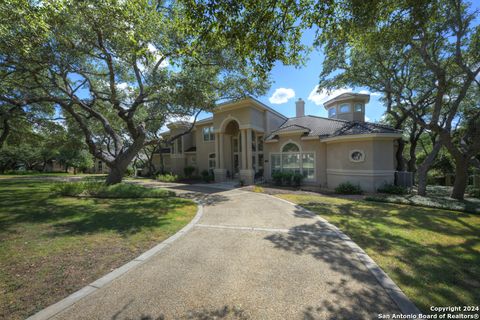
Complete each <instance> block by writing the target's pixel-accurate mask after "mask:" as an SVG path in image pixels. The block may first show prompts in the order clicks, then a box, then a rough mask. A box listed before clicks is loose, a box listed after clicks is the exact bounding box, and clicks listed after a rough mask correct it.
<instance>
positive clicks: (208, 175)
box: [201, 170, 215, 183]
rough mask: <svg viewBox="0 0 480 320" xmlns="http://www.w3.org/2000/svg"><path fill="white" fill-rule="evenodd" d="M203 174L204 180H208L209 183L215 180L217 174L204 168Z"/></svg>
mask: <svg viewBox="0 0 480 320" xmlns="http://www.w3.org/2000/svg"><path fill="white" fill-rule="evenodd" d="M201 174H202V180H203V181H205V182H207V183H209V182H212V181H213V180H215V176H214V175H213V174H212V173H211V172H209V171H208V170H203V171H202V173H201Z"/></svg>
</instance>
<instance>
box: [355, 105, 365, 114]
mask: <svg viewBox="0 0 480 320" xmlns="http://www.w3.org/2000/svg"><path fill="white" fill-rule="evenodd" d="M362 111H363V104H361V103H357V104H355V112H362Z"/></svg>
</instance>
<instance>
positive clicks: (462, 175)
mask: <svg viewBox="0 0 480 320" xmlns="http://www.w3.org/2000/svg"><path fill="white" fill-rule="evenodd" d="M469 162H470V161H469V160H468V159H467V158H465V157H460V158H458V159H457V158H455V182H454V183H453V190H452V194H451V195H450V197H452V198H454V199H458V200H463V198H464V196H465V189H466V188H467V184H468V165H469Z"/></svg>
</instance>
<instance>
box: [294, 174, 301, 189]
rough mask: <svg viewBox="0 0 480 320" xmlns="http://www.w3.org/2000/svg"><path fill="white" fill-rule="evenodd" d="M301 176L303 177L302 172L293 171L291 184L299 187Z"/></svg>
mask: <svg viewBox="0 0 480 320" xmlns="http://www.w3.org/2000/svg"><path fill="white" fill-rule="evenodd" d="M303 178H304V177H303V174H300V173H295V174H294V175H293V177H292V181H293V186H294V187H300V185H301V184H302V181H303Z"/></svg>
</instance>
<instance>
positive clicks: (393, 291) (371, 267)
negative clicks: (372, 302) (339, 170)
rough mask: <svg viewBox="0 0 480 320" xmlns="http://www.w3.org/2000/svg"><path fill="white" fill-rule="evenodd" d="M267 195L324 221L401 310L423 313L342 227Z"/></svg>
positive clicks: (403, 311)
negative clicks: (339, 227)
mask: <svg viewBox="0 0 480 320" xmlns="http://www.w3.org/2000/svg"><path fill="white" fill-rule="evenodd" d="M264 195H266V196H269V197H273V198H275V199H277V200H280V201H283V202H286V203H288V204H290V205H293V206H294V207H296V208H299V209H301V210H303V211H305V212H306V213H309V214H312V215H314V216H315V217H316V218H317V219H318V220H320V221H321V222H322V223H324V224H325V225H327V226H328V227H329V228H332V229H333V230H334V231H335V232H336V233H337V235H338V237H339V238H340V239H342V240H343V241H345V243H346V244H347V245H348V247H349V248H350V249H352V251H353V252H355V254H356V255H357V258H358V259H359V260H360V261H361V262H362V263H363V264H364V265H365V267H366V268H367V269H368V271H370V273H371V274H372V275H373V276H374V277H375V279H376V280H377V281H378V283H379V284H380V286H382V288H383V289H384V290H385V292H386V293H387V294H388V295H389V296H390V298H391V299H392V300H393V302H395V304H396V305H397V306H398V308H399V309H400V311H401V312H402V313H403V314H405V315H413V314H415V315H418V314H421V313H422V312H421V311H420V310H419V309H418V308H417V306H416V305H415V304H414V303H413V302H412V301H411V300H410V299H409V298H408V297H407V296H406V295H405V293H404V292H403V291H402V289H400V288H399V287H398V286H397V285H396V284H395V282H393V280H392V279H391V278H390V277H389V276H388V275H387V274H386V273H385V272H384V271H383V270H382V269H381V268H380V267H379V266H378V264H377V263H376V262H375V261H373V259H372V258H370V256H369V255H368V254H367V253H366V252H365V251H364V250H363V249H362V248H360V247H359V246H358V245H357V244H356V243H355V242H354V241H353V240H352V239H351V238H350V237H349V236H347V235H346V234H345V233H343V232H342V231H341V230H340V229H338V228H337V227H336V226H334V225H333V224H331V223H330V222H328V221H327V220H325V219H324V218H322V217H320V216H319V215H317V214H316V213H314V212H312V211H310V210H307V209H305V208H303V207H302V206H299V205H298V204H295V203H293V202H290V201H288V200H285V199H281V198H278V197H275V196H273V195H270V194H265V193H264Z"/></svg>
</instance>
